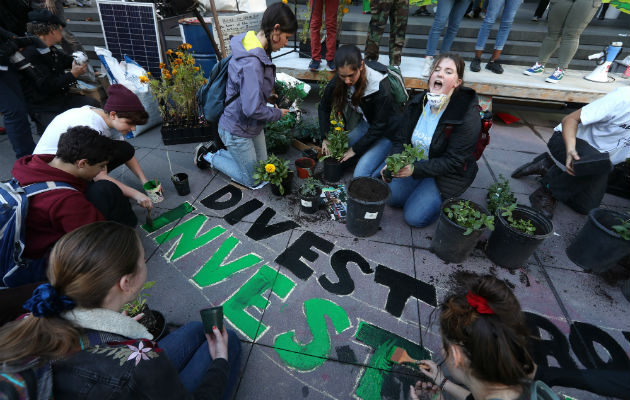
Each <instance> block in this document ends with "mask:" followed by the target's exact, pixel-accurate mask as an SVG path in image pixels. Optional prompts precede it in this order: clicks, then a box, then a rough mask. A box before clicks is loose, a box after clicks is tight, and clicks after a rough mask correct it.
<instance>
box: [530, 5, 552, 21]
mask: <svg viewBox="0 0 630 400" xmlns="http://www.w3.org/2000/svg"><path fill="white" fill-rule="evenodd" d="M548 6H549V0H539V1H538V6H537V7H536V11H534V16H533V17H532V21H534V22H538V20H539V19H541V18H542V17H543V14H544V13H545V10H546V9H547V7H548Z"/></svg>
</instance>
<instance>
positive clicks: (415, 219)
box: [389, 176, 442, 228]
mask: <svg viewBox="0 0 630 400" xmlns="http://www.w3.org/2000/svg"><path fill="white" fill-rule="evenodd" d="M389 188H390V189H391V190H392V196H391V197H390V198H389V205H390V206H392V207H398V208H402V209H403V213H404V218H405V222H406V223H407V224H409V225H411V226H415V227H417V228H422V227H425V226H428V225H431V224H432V223H433V222H435V220H437V218H438V216H439V215H440V206H441V204H442V197H441V196H440V191H439V190H438V187H437V185H436V184H435V179H433V178H424V179H413V177H411V176H409V177H407V178H394V179H392V182H391V183H390V184H389Z"/></svg>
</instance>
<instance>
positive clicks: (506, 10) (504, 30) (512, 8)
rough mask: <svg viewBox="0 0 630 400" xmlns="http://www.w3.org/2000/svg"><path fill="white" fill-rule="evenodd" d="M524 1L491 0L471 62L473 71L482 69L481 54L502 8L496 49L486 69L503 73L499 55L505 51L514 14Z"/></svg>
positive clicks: (495, 43)
mask: <svg viewBox="0 0 630 400" xmlns="http://www.w3.org/2000/svg"><path fill="white" fill-rule="evenodd" d="M522 3H523V0H489V1H488V10H487V11H486V17H485V18H484V19H483V22H482V23H481V29H479V34H478V35H477V44H476V45H475V58H474V59H473V60H472V61H471V62H470V70H471V71H473V72H479V71H481V55H482V54H483V50H484V48H485V47H486V41H487V40H488V36H489V35H490V30H491V29H492V25H494V21H496V20H497V17H498V16H499V13H500V12H501V9H503V13H502V14H501V24H500V25H499V31H498V32H497V38H496V40H495V42H494V51H493V52H492V56H491V57H490V61H489V62H488V63H487V64H486V69H487V70H489V71H492V72H494V73H495V74H502V73H503V67H502V66H501V64H500V63H499V56H501V52H502V51H503V46H505V43H506V42H507V39H508V36H509V35H510V30H512V22H514V16H515V15H516V11H517V10H518V8H519V7H520V6H521V4H522Z"/></svg>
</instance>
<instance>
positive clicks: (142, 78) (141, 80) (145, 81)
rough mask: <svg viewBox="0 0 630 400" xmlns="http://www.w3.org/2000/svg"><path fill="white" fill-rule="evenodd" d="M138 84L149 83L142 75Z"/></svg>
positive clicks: (146, 77) (147, 78)
mask: <svg viewBox="0 0 630 400" xmlns="http://www.w3.org/2000/svg"><path fill="white" fill-rule="evenodd" d="M140 82H142V83H147V82H149V77H148V76H144V75H142V76H141V77H140Z"/></svg>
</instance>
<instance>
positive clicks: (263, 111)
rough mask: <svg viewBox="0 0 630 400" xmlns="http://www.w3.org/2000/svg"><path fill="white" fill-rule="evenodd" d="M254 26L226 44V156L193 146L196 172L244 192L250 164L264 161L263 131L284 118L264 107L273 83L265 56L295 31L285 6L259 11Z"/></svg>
mask: <svg viewBox="0 0 630 400" xmlns="http://www.w3.org/2000/svg"><path fill="white" fill-rule="evenodd" d="M260 25H261V26H260V31H258V32H255V31H249V32H247V33H243V34H241V35H237V36H234V37H233V38H232V39H231V40H230V44H231V47H232V59H231V60H230V65H229V68H228V81H227V86H226V90H225V99H226V107H225V110H224V111H223V115H221V119H219V136H220V137H221V140H222V141H223V144H225V147H226V148H227V150H224V149H221V150H219V149H218V148H217V146H216V144H215V143H213V142H210V143H209V144H208V146H203V145H199V146H197V148H196V150H195V158H194V163H195V165H196V166H197V167H198V168H201V169H205V168H208V167H213V168H216V169H217V170H219V171H221V172H223V173H224V174H226V175H227V176H229V177H230V178H232V179H233V180H234V181H236V182H237V183H240V184H241V185H245V186H248V187H253V186H254V177H253V175H254V168H255V166H256V163H257V162H258V161H261V160H265V159H266V158H267V146H266V144H265V135H264V133H263V132H262V130H263V127H264V126H265V124H266V123H267V122H275V121H278V120H280V119H281V118H282V117H284V116H285V115H286V114H287V113H288V112H289V110H287V109H279V108H274V107H269V106H268V105H267V103H268V101H269V99H270V97H271V95H272V91H273V87H274V83H275V77H276V67H275V65H273V64H272V62H271V52H272V51H278V50H280V49H281V48H283V47H284V46H286V45H287V44H288V43H289V37H291V36H293V34H295V32H296V31H297V19H296V18H295V15H294V14H293V11H291V8H290V7H289V6H287V5H286V4H283V3H274V4H272V5H270V6H269V7H267V10H265V13H264V14H263V17H262V21H261V24H260Z"/></svg>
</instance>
